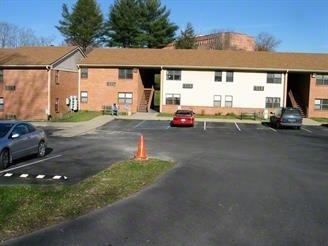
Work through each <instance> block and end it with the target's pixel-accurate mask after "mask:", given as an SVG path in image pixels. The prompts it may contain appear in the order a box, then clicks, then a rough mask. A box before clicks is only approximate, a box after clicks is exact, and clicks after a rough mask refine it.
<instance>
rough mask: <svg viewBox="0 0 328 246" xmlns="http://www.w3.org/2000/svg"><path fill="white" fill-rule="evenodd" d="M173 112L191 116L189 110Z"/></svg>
mask: <svg viewBox="0 0 328 246" xmlns="http://www.w3.org/2000/svg"><path fill="white" fill-rule="evenodd" d="M175 114H176V115H180V116H191V115H192V112H190V111H177V112H176V113H175Z"/></svg>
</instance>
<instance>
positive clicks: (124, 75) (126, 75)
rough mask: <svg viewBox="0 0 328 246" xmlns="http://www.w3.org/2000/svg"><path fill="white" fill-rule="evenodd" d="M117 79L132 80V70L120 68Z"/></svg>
mask: <svg viewBox="0 0 328 246" xmlns="http://www.w3.org/2000/svg"><path fill="white" fill-rule="evenodd" d="M118 78H119V79H133V71H132V68H120V69H119V70H118Z"/></svg>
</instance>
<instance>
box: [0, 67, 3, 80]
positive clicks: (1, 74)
mask: <svg viewBox="0 0 328 246" xmlns="http://www.w3.org/2000/svg"><path fill="white" fill-rule="evenodd" d="M0 82H3V70H2V69H0Z"/></svg>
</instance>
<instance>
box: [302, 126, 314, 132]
mask: <svg viewBox="0 0 328 246" xmlns="http://www.w3.org/2000/svg"><path fill="white" fill-rule="evenodd" d="M301 129H302V130H304V131H307V132H309V133H312V131H311V130H309V129H306V128H304V127H301Z"/></svg>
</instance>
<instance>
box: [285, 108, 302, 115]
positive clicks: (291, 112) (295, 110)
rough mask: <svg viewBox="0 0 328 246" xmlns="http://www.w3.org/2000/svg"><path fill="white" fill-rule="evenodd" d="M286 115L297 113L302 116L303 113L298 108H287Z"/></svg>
mask: <svg viewBox="0 0 328 246" xmlns="http://www.w3.org/2000/svg"><path fill="white" fill-rule="evenodd" d="M284 115H285V116H286V115H287V116H290V115H296V116H300V115H301V113H300V112H299V111H298V110H297V109H286V110H285V111H284Z"/></svg>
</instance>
